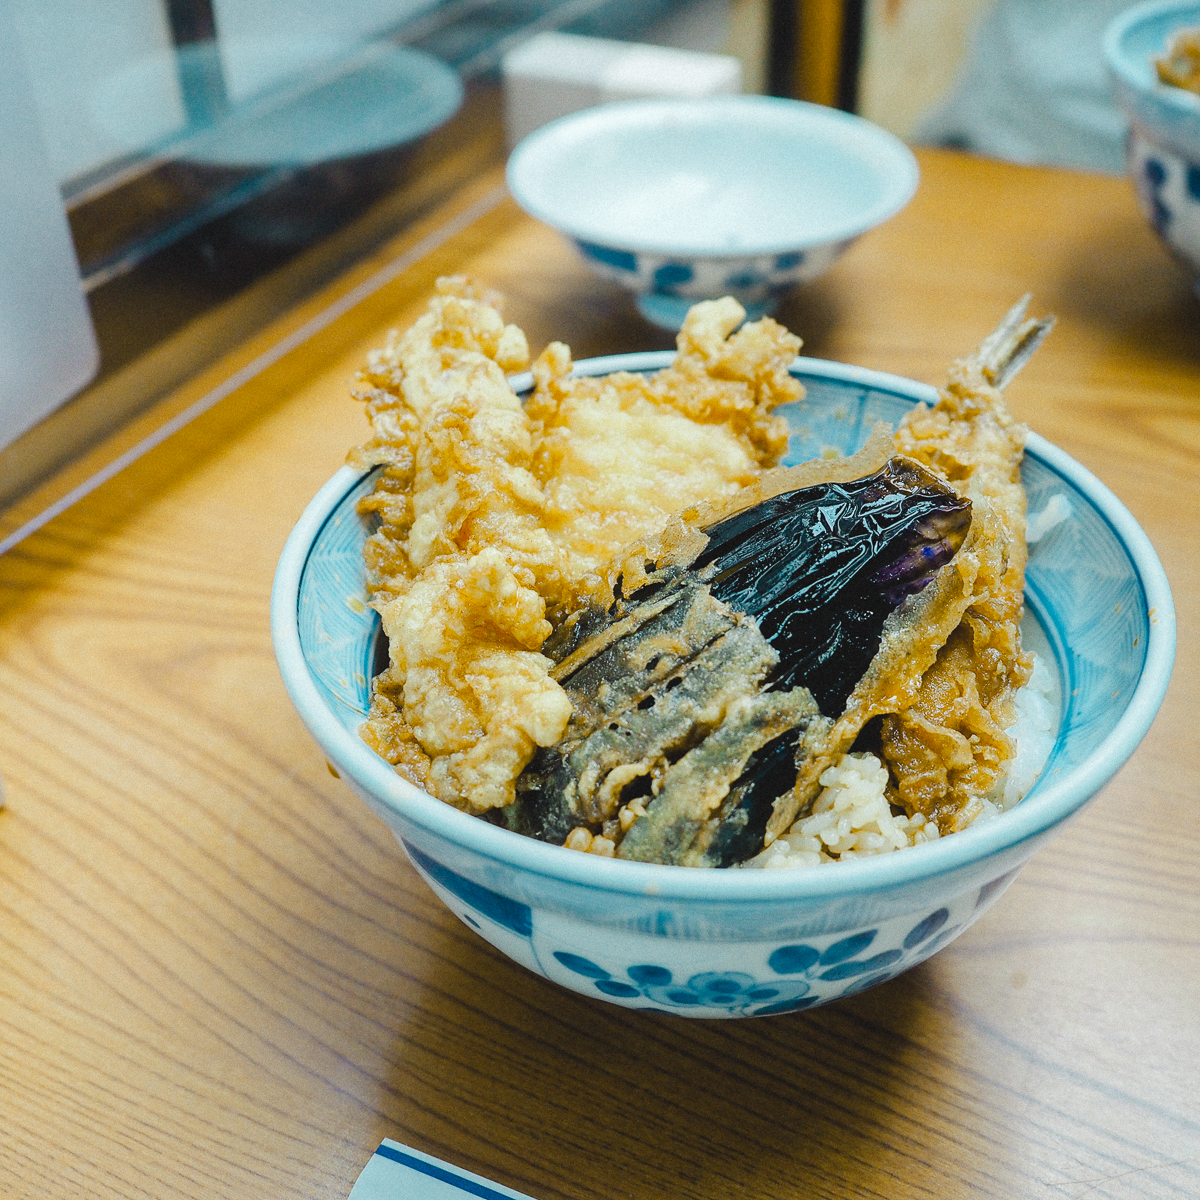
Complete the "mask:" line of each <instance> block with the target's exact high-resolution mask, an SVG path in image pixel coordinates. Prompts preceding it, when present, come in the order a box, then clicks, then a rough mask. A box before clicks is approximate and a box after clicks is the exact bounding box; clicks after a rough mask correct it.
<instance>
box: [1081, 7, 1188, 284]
mask: <svg viewBox="0 0 1200 1200" xmlns="http://www.w3.org/2000/svg"><path fill="white" fill-rule="evenodd" d="M1189 26H1190V27H1193V28H1194V27H1197V26H1200V3H1197V2H1196V0H1154V2H1153V3H1150V4H1139V5H1137V6H1136V7H1134V8H1131V9H1129V11H1128V12H1124V13H1122V14H1121V15H1120V16H1119V17H1117V18H1116V20H1114V21H1113V22H1112V24H1111V25H1109V27H1108V29H1107V31H1106V32H1105V35H1104V56H1105V60H1106V62H1107V64H1108V71H1109V75H1110V76H1111V77H1112V81H1113V88H1114V90H1115V92H1116V96H1117V102H1118V103H1119V104H1120V105H1121V108H1122V109H1123V110H1124V111H1125V113H1126V115H1127V116H1128V117H1129V126H1130V128H1129V142H1128V162H1129V174H1130V177H1131V178H1132V180H1133V183H1134V186H1135V187H1136V189H1137V194H1138V201H1139V203H1140V204H1141V206H1142V211H1143V212H1144V213H1145V214H1146V218H1147V219H1148V220H1149V221H1150V223H1151V225H1153V226H1154V228H1155V230H1156V231H1157V233H1158V235H1159V237H1161V238H1162V240H1163V241H1164V242H1165V243H1166V245H1167V248H1168V249H1169V250H1170V251H1171V252H1172V253H1173V254H1174V255H1175V257H1176V258H1178V259H1179V260H1180V261H1181V262H1182V263H1183V264H1184V266H1185V267H1186V268H1187V270H1188V271H1189V272H1190V274H1191V275H1192V278H1193V280H1194V281H1195V286H1196V287H1197V289H1198V291H1200V96H1197V95H1196V94H1195V93H1194V92H1189V91H1185V90H1184V89H1183V88H1177V87H1172V86H1170V85H1169V84H1165V83H1160V82H1159V81H1158V74H1157V72H1156V71H1155V67H1154V60H1155V59H1156V58H1159V57H1161V56H1162V54H1163V53H1164V52H1165V51H1166V49H1167V45H1168V43H1169V42H1170V40H1171V37H1172V35H1173V34H1175V33H1176V32H1177V31H1178V30H1180V29H1184V28H1187V27H1189Z"/></svg>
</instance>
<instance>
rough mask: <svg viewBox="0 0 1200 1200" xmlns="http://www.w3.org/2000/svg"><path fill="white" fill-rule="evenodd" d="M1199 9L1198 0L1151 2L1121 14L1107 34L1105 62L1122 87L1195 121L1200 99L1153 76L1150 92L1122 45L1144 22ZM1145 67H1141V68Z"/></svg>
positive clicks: (1105, 32)
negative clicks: (1133, 30)
mask: <svg viewBox="0 0 1200 1200" xmlns="http://www.w3.org/2000/svg"><path fill="white" fill-rule="evenodd" d="M1196 7H1197V6H1196V3H1195V0H1150V3H1148V4H1138V5H1136V6H1135V7H1133V8H1130V9H1128V10H1126V11H1125V12H1123V13H1121V14H1120V16H1117V17H1115V18H1113V20H1112V22H1111V23H1110V24H1109V26H1108V28H1107V29H1106V30H1105V31H1104V59H1105V61H1106V62H1107V64H1108V68H1109V70H1110V71H1112V73H1113V74H1114V75H1115V76H1116V77H1117V78H1118V79H1119V80H1120V82H1121V83H1123V84H1124V85H1125V86H1126V87H1127V88H1129V89H1130V90H1131V91H1133V92H1137V93H1139V94H1141V95H1152V96H1153V97H1154V99H1155V100H1157V101H1161V102H1162V103H1163V104H1165V105H1167V107H1169V108H1173V109H1175V110H1176V111H1177V112H1179V113H1181V114H1187V115H1188V116H1192V117H1194V116H1196V115H1197V114H1198V113H1200V96H1197V95H1196V94H1195V93H1194V92H1189V91H1187V90H1186V89H1185V88H1179V87H1174V86H1172V85H1171V84H1169V83H1162V82H1160V81H1159V79H1158V77H1157V75H1152V77H1151V82H1152V87H1151V89H1150V91H1149V92H1147V90H1146V81H1145V79H1144V78H1143V77H1142V76H1141V75H1139V73H1138V71H1137V69H1136V68H1135V66H1134V64H1133V63H1131V62H1130V61H1129V59H1128V57H1127V56H1126V55H1125V52H1124V49H1123V46H1122V43H1123V42H1124V40H1125V36H1126V35H1127V34H1128V33H1129V31H1130V30H1131V29H1133V28H1134V26H1136V25H1141V24H1142V23H1143V22H1144V21H1151V20H1154V19H1155V18H1156V17H1161V16H1166V15H1168V14H1170V13H1175V12H1183V11H1184V10H1186V9H1194V8H1196ZM1181 28H1182V26H1181ZM1163 49H1164V50H1165V49H1166V47H1165V46H1164V47H1163ZM1142 65H1143V64H1141V63H1139V64H1138V66H1142Z"/></svg>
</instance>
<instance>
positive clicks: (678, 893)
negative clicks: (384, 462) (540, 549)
mask: <svg viewBox="0 0 1200 1200" xmlns="http://www.w3.org/2000/svg"><path fill="white" fill-rule="evenodd" d="M673 358H674V352H673V351H652V352H648V353H642V354H616V355H609V356H607V357H604V358H596V359H585V360H582V361H580V362H578V363H576V364H575V373H576V374H584V375H603V374H608V373H610V372H612V371H616V370H631V371H638V370H653V369H657V368H658V367H661V366H665V365H666V364H667V363H669V362H670V361H671V360H672V359H673ZM792 370H793V371H795V372H797V373H800V374H811V375H816V376H818V377H823V378H826V379H838V380H842V381H845V382H849V383H855V384H861V385H863V386H866V387H871V388H876V389H879V390H883V391H890V392H892V393H894V394H895V395H897V396H900V397H903V398H905V399H912V400H920V401H925V402H931V401H932V400H934V399H935V398H936V396H937V392H936V389H935V388H932V387H930V386H929V385H927V384H922V383H917V382H916V381H914V380H911V379H905V378H903V377H902V376H899V375H890V374H886V373H884V372H881V371H871V370H868V369H866V368H864V367H854V366H849V365H847V364H844V363H835V362H829V361H826V360H823V359H815V358H797V359H796V361H795V363H794V364H793V366H792ZM510 383H511V384H512V385H513V386H514V390H517V391H520V390H521V389H522V387H524V388H528V387H529V386H530V383H531V380H530V378H529V376H528V375H525V376H514V377H513V378H512V379H511V380H510ZM1026 453H1027V454H1030V455H1031V456H1033V457H1036V458H1038V459H1041V460H1042V461H1043V462H1044V463H1046V464H1047V465H1048V466H1049V467H1051V468H1052V469H1053V470H1055V471H1056V472H1057V473H1058V474H1059V475H1061V476H1062V477H1063V478H1064V479H1067V480H1069V481H1070V482H1071V484H1072V485H1073V486H1074V487H1076V488H1078V490H1079V491H1080V492H1081V493H1083V495H1085V496H1086V497H1087V498H1088V499H1089V500H1090V501H1091V502H1092V503H1093V504H1094V505H1095V506H1096V508H1097V509H1098V510H1099V511H1100V512H1102V513H1103V514H1104V515H1105V517H1106V519H1107V520H1108V521H1109V523H1110V524H1111V526H1112V528H1113V529H1114V530H1115V531H1116V534H1117V536H1118V538H1119V539H1120V541H1121V542H1122V544H1123V545H1124V547H1125V548H1126V550H1127V552H1128V554H1129V557H1130V558H1131V560H1132V561H1133V563H1134V566H1135V568H1136V570H1137V573H1138V576H1139V579H1140V581H1141V585H1142V589H1143V592H1144V595H1145V598H1146V605H1147V608H1148V610H1149V612H1151V613H1152V614H1153V616H1152V619H1151V622H1150V634H1149V638H1148V639H1147V646H1146V659H1145V664H1144V666H1143V668H1142V673H1141V677H1140V678H1139V680H1138V683H1137V686H1136V688H1135V689H1134V693H1133V696H1132V697H1131V699H1130V701H1129V704H1128V706H1127V708H1126V709H1125V712H1124V713H1123V714H1122V715H1121V717H1120V719H1119V720H1118V722H1117V724H1116V725H1115V727H1114V728H1113V730H1112V732H1111V733H1110V734H1109V736H1108V738H1107V739H1106V740H1105V742H1104V743H1103V745H1102V746H1101V747H1100V748H1099V749H1098V750H1097V751H1096V752H1095V753H1094V754H1092V755H1091V756H1090V757H1089V758H1087V759H1086V760H1085V761H1083V762H1081V763H1079V764H1078V765H1077V766H1075V767H1073V768H1072V769H1071V770H1070V771H1068V772H1067V773H1066V774H1064V775H1063V776H1062V777H1060V778H1059V779H1056V780H1054V781H1053V782H1050V783H1047V784H1045V785H1044V786H1043V787H1042V788H1040V789H1039V790H1038V791H1037V792H1036V793H1035V794H1034V795H1033V796H1031V797H1030V799H1029V800H1028V801H1022V802H1021V803H1020V804H1018V805H1016V807H1014V808H1012V809H1010V810H1009V811H1008V812H1006V813H1005V814H1004V815H1003V817H1002V818H1000V819H998V820H995V821H988V822H986V823H985V824H984V825H982V826H976V827H974V828H972V829H968V830H966V831H964V832H962V833H956V834H955V835H954V836H953V837H947V838H943V839H939V840H938V841H936V842H934V843H932V844H928V845H925V846H919V847H915V848H914V849H912V850H908V851H906V852H905V853H902V854H883V855H879V856H878V857H875V858H869V859H860V860H857V861H855V862H852V863H841V864H838V865H837V866H836V867H828V868H823V869H820V870H812V871H805V870H796V871H733V870H726V871H705V870H699V869H696V868H690V867H675V866H665V865H661V864H656V863H634V862H625V861H623V860H617V859H608V858H599V857H597V856H595V855H590V854H580V853H578V852H576V851H571V850H566V849H564V848H563V847H561V846H551V845H548V844H546V843H545V842H539V841H537V840H536V839H534V838H529V837H525V836H523V835H521V834H518V833H513V832H511V831H509V830H507V829H502V828H500V827H498V826H496V825H491V824H489V823H488V822H486V821H482V820H480V819H479V818H478V817H472V816H468V815H467V814H466V813H464V812H460V811H459V810H458V809H456V808H453V807H452V806H450V805H449V804H446V803H444V802H443V801H440V800H437V799H435V798H434V797H433V796H430V795H429V794H428V793H426V792H423V791H421V790H420V789H419V788H417V787H415V786H414V785H413V784H411V783H409V782H408V781H407V780H405V779H403V778H401V776H399V775H397V774H396V772H395V771H394V770H393V769H392V768H391V766H389V765H388V763H386V762H385V761H384V760H383V759H382V758H380V757H378V755H376V754H375V752H374V751H373V750H371V749H370V747H368V746H367V745H366V743H365V742H363V741H362V740H361V739H359V737H358V736H357V735H356V734H355V733H353V732H351V731H350V730H348V729H346V728H345V726H343V725H342V724H341V723H340V722H339V721H338V720H337V718H336V717H335V716H334V715H333V714H332V712H331V711H330V710H329V707H328V706H327V704H326V703H325V701H324V700H323V699H322V697H321V695H320V693H319V692H318V691H317V687H316V685H315V684H314V682H313V679H312V676H311V675H310V673H309V671H308V667H307V665H306V664H305V661H304V656H303V653H302V651H301V648H300V632H299V625H298V620H297V614H298V598H299V591H300V580H301V577H302V575H303V572H304V567H305V563H306V561H307V557H308V553H309V549H310V547H311V546H312V544H313V541H314V540H315V538H316V536H317V534H318V533H319V532H320V530H321V527H322V526H323V525H324V524H325V521H326V520H327V519H328V517H329V516H330V514H331V513H332V512H333V510H334V509H335V508H336V507H337V505H338V503H339V502H340V501H341V500H342V498H343V497H344V496H345V495H346V493H347V492H349V491H350V490H351V489H352V488H353V487H354V486H355V485H356V484H357V483H358V482H359V481H360V480H361V479H362V478H363V474H364V472H361V471H356V470H353V469H352V468H350V467H343V468H342V469H341V470H340V471H338V473H337V474H336V475H334V476H333V478H332V479H330V480H329V482H328V483H326V484H325V486H324V487H323V488H321V490H320V491H319V492H318V493H317V494H316V496H314V497H313V499H312V501H311V502H310V503H309V505H308V507H307V508H306V509H305V510H304V513H303V515H302V516H301V517H300V520H299V521H298V522H297V524H296V527H295V528H294V529H293V530H292V533H291V535H290V536H289V538H288V540H287V543H286V544H285V546H284V548H283V553H282V554H281V556H280V559H279V566H278V569H277V570H276V573H275V583H274V586H273V588H272V593H271V636H272V641H273V643H274V646H275V655H276V659H277V661H278V663H279V669H280V673H281V675H282V677H283V682H284V685H285V687H286V688H287V691H288V694H289V695H290V697H291V700H292V703H293V704H294V705H295V707H296V710H297V712H298V713H299V715H300V717H301V719H302V720H303V721H304V723H305V725H307V727H308V729H309V731H310V733H311V734H312V736H313V737H314V738H315V739H316V741H317V743H318V744H319V745H320V746H321V748H322V749H323V750H324V751H325V753H326V754H327V755H328V757H329V758H330V759H331V760H332V761H333V762H334V763H335V764H336V765H337V766H338V768H339V769H340V770H341V771H343V772H344V773H346V774H348V775H350V777H351V778H352V779H353V780H354V781H355V782H356V783H357V784H358V786H359V787H361V788H362V789H363V790H364V791H366V792H367V793H368V794H370V795H371V796H373V797H375V798H376V800H377V802H378V803H379V804H381V805H383V806H385V807H387V808H389V809H392V810H393V811H395V812H396V813H397V814H398V815H400V816H401V817H403V818H404V819H405V820H408V821H411V822H413V823H414V824H415V825H418V826H420V827H421V828H423V829H425V830H427V831H428V832H429V833H430V834H432V835H433V836H434V837H438V838H444V839H446V840H447V841H449V842H452V843H455V844H457V845H460V846H462V847H463V848H464V849H467V850H469V851H472V852H474V853H476V854H479V855H482V856H484V857H485V858H489V859H492V860H494V861H496V862H500V863H503V864H505V865H507V866H508V867H510V868H513V869H516V870H519V871H527V872H531V873H533V874H535V875H539V876H544V877H546V878H548V879H552V880H556V881H560V882H562V883H564V884H570V885H576V886H584V887H588V888H591V889H594V890H598V891H606V892H613V893H618V894H622V895H645V896H653V897H656V898H662V899H674V900H706V901H709V902H711V903H763V902H772V901H807V900H816V899H824V898H832V897H840V896H852V895H859V894H863V893H867V892H875V891H878V890H880V889H883V888H890V887H897V886H903V885H907V884H913V883H918V882H920V881H921V880H924V879H928V878H931V877H933V876H938V875H942V874H945V873H946V872H949V871H953V870H955V869H957V868H960V867H965V866H968V865H970V864H971V863H974V862H978V861H979V860H981V859H984V858H988V857H990V856H992V855H994V854H998V853H1000V852H1003V851H1006V850H1011V849H1013V848H1015V847H1017V846H1019V845H1021V844H1022V843H1023V842H1026V841H1028V840H1030V839H1031V838H1036V837H1038V836H1039V835H1041V834H1044V833H1045V832H1046V831H1047V830H1049V829H1051V828H1052V827H1053V826H1055V825H1057V824H1059V823H1060V822H1062V821H1064V820H1066V819H1067V818H1068V817H1070V816H1071V815H1072V814H1073V813H1074V812H1075V811H1076V810H1077V809H1079V808H1081V807H1082V806H1083V804H1084V803H1085V802H1086V801H1087V800H1088V799H1090V798H1091V797H1092V796H1093V795H1094V794H1095V793H1096V792H1098V791H1099V790H1100V788H1101V787H1103V786H1104V784H1105V783H1107V782H1108V781H1109V780H1110V779H1111V778H1112V777H1113V775H1115V774H1116V772H1117V771H1118V770H1119V769H1120V767H1121V766H1122V765H1123V764H1124V763H1125V762H1126V761H1127V760H1128V758H1129V757H1130V755H1131V754H1132V753H1133V752H1134V750H1135V749H1136V748H1137V746H1138V744H1139V743H1140V742H1141V740H1142V738H1143V737H1144V736H1145V734H1146V731H1147V730H1148V729H1149V728H1150V724H1151V722H1152V721H1153V720H1154V717H1155V715H1156V714H1157V712H1158V710H1159V707H1160V706H1161V704H1162V701H1163V697H1164V696H1165V695H1166V690H1167V684H1168V683H1169V681H1170V677H1171V668H1172V665H1173V663H1174V658H1175V608H1174V603H1173V601H1172V598H1171V590H1170V587H1169V585H1168V583H1167V577H1166V574H1165V572H1164V571H1163V568H1162V564H1161V563H1160V562H1159V560H1158V556H1157V554H1155V552H1154V548H1153V546H1151V544H1150V540H1149V538H1147V537H1146V535H1145V533H1144V532H1143V531H1142V529H1141V527H1140V526H1139V525H1138V523H1137V522H1136V521H1135V520H1134V518H1133V516H1132V515H1131V514H1130V512H1129V510H1128V509H1127V508H1126V507H1125V506H1124V505H1123V504H1122V503H1121V501H1120V500H1118V499H1117V497H1116V496H1115V495H1114V494H1113V492H1111V491H1110V490H1109V489H1108V488H1107V487H1106V486H1105V485H1104V484H1103V483H1101V482H1100V481H1099V480H1098V479H1097V478H1096V477H1095V476H1094V475H1093V474H1092V473H1091V472H1090V471H1089V470H1087V468H1086V467H1084V466H1082V465H1080V464H1079V463H1077V462H1076V461H1075V460H1074V459H1073V458H1071V457H1070V455H1068V454H1066V453H1065V452H1064V451H1062V450H1060V449H1058V447H1057V446H1054V445H1052V444H1051V443H1050V442H1048V441H1046V439H1045V438H1042V437H1040V436H1039V435H1038V434H1036V433H1030V435H1029V438H1028V440H1027V442H1026Z"/></svg>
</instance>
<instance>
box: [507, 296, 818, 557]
mask: <svg viewBox="0 0 1200 1200" xmlns="http://www.w3.org/2000/svg"><path fill="white" fill-rule="evenodd" d="M745 315H746V314H745V311H744V310H743V309H742V307H741V306H740V305H739V304H738V303H737V302H736V301H735V300H733V299H731V298H729V297H726V298H725V299H722V300H712V301H706V302H704V303H701V304H697V305H695V306H694V307H693V308H692V310H691V311H690V312H689V314H688V317H687V320H686V321H685V322H684V326H683V329H682V330H681V331H680V334H679V339H678V345H679V354H678V357H677V358H676V360H675V362H674V364H673V365H672V366H670V367H667V368H666V369H665V370H662V371H659V372H658V373H657V374H655V375H652V376H650V377H648V378H647V377H645V376H642V375H635V374H630V373H629V372H626V371H621V372H617V373H615V374H612V375H606V376H602V377H599V378H597V377H591V378H579V379H571V378H569V373H570V370H571V355H570V351H569V350H568V349H567V347H566V346H564V345H562V343H560V342H553V343H551V345H550V346H548V347H547V348H546V350H545V351H544V352H543V353H542V354H541V355H540V356H539V357H538V360H537V361H536V362H535V363H534V368H533V370H534V378H535V380H536V382H537V388H536V390H535V392H534V394H533V396H532V397H531V398H530V400H529V402H528V403H527V405H526V412H527V413H528V415H529V417H530V419H531V421H532V422H533V423H534V429H535V434H536V436H537V438H538V449H537V453H536V455H535V459H534V466H533V471H534V474H535V475H536V476H537V477H538V479H539V480H540V481H541V483H542V485H543V490H544V493H545V496H546V506H545V509H544V512H543V520H544V523H545V527H546V529H547V530H548V531H549V533H550V536H551V537H552V538H553V539H554V540H555V542H556V543H558V544H559V545H562V546H563V547H564V548H565V549H566V550H567V551H568V552H569V553H570V554H571V556H572V559H573V564H574V565H573V569H574V571H575V572H576V574H577V575H579V576H584V575H587V574H588V573H590V572H593V571H596V570H597V569H598V568H599V567H600V566H602V565H603V564H605V563H607V562H609V561H610V560H611V559H612V558H613V557H614V555H616V553H617V552H618V551H619V550H620V549H621V548H622V547H623V546H625V545H627V544H628V543H630V542H633V541H635V540H637V539H640V538H644V537H647V536H649V535H652V534H655V533H657V532H658V531H660V530H661V529H662V528H663V526H664V525H665V524H666V522H667V519H668V518H669V517H670V516H671V515H672V514H673V513H677V512H680V511H682V510H683V509H685V508H689V507H691V506H692V505H694V504H697V503H699V502H701V501H704V500H709V501H715V500H719V499H723V498H725V497H729V496H733V495H734V494H736V493H737V492H738V491H739V490H740V489H741V488H742V487H744V486H745V485H746V484H748V483H750V482H752V481H753V480H755V479H756V478H758V476H759V475H760V474H761V473H762V470H763V468H765V467H771V466H774V465H775V463H776V462H778V460H779V458H780V456H781V455H782V454H783V453H784V451H785V450H786V449H787V437H788V430H787V422H786V421H785V420H784V419H783V418H782V417H775V416H772V415H771V412H772V410H773V409H774V408H775V407H777V406H778V405H779V404H781V403H785V402H787V401H790V400H796V399H799V397H800V396H801V394H802V389H801V387H800V385H799V383H798V382H797V381H796V380H794V379H793V378H792V377H791V376H790V375H789V374H788V370H787V368H788V365H789V364H790V363H791V362H792V360H793V359H794V358H795V357H796V353H797V352H798V350H799V348H800V339H799V338H797V337H795V336H794V335H793V334H791V333H789V332H788V331H787V330H786V329H784V327H783V326H782V325H779V324H777V323H776V322H775V321H772V320H770V318H767V319H765V320H762V321H757V322H754V323H752V324H749V325H746V326H745V327H744V328H742V329H741V330H739V331H738V332H737V333H733V334H732V336H730V334H731V333H732V331H733V330H734V329H736V328H737V326H738V325H739V323H740V322H741V321H742V319H743V318H744V317H745Z"/></svg>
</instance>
